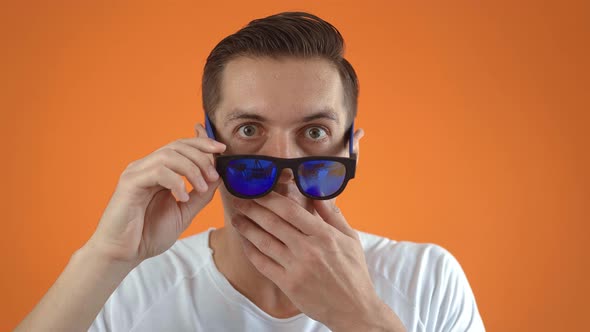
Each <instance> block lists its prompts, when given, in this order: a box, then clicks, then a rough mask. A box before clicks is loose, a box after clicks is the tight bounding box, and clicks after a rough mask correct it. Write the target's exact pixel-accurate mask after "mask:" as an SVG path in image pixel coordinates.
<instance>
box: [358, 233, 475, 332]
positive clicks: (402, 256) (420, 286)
mask: <svg viewBox="0 0 590 332" xmlns="http://www.w3.org/2000/svg"><path fill="white" fill-rule="evenodd" d="M357 232H358V234H359V238H360V240H361V243H362V246H363V249H364V252H365V258H366V262H367V268H368V269H369V273H370V275H371V277H372V279H373V282H374V284H375V288H376V290H377V292H378V294H379V295H380V296H381V297H382V299H383V300H384V301H385V302H387V301H391V302H392V304H391V306H392V308H393V306H394V305H395V304H394V303H393V302H395V301H397V302H399V301H403V302H405V303H406V307H405V308H403V309H402V308H400V309H399V310H401V311H404V310H406V311H408V309H407V308H411V310H412V311H414V312H406V313H405V314H407V315H411V316H415V318H416V321H417V324H418V325H421V326H422V328H425V329H426V330H436V331H444V330H446V329H445V328H444V327H445V326H446V325H454V326H464V327H467V328H466V329H465V330H471V329H470V328H473V327H475V328H474V329H473V330H476V331H480V330H483V324H482V323H481V318H480V316H479V313H478V310H477V305H476V302H475V298H474V295H473V292H472V290H471V287H470V285H469V282H468V280H467V277H466V275H465V272H464V271H463V269H462V267H461V265H460V263H459V262H458V260H457V259H456V258H455V256H453V254H451V252H449V251H448V250H447V249H446V248H444V247H442V246H440V245H437V244H434V243H417V242H410V241H395V240H392V239H388V238H386V237H382V236H379V235H375V234H370V233H366V232H362V231H358V230H357ZM393 294H395V296H394V295H393ZM394 311H395V310H394ZM396 313H397V311H396ZM480 327H481V329H479V328H480Z"/></svg>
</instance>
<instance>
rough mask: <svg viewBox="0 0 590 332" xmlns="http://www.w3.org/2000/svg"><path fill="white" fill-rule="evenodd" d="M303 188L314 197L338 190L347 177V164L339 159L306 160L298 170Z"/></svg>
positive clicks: (324, 195) (327, 194)
mask: <svg viewBox="0 0 590 332" xmlns="http://www.w3.org/2000/svg"><path fill="white" fill-rule="evenodd" d="M297 173H298V175H299V184H300V185H301V189H302V190H303V191H304V192H305V193H306V194H308V195H311V196H314V197H326V196H330V195H332V194H333V193H335V192H337V191H338V190H339V189H340V187H342V183H343V182H344V178H345V177H346V166H344V164H342V163H340V162H338V161H331V160H312V161H306V162H304V163H302V164H301V165H300V166H299V169H298V170H297Z"/></svg>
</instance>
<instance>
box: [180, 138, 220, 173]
mask: <svg viewBox="0 0 590 332" xmlns="http://www.w3.org/2000/svg"><path fill="white" fill-rule="evenodd" d="M168 146H169V147H170V148H171V149H173V150H175V151H176V152H178V153H180V154H181V155H182V156H184V157H185V158H187V159H189V160H190V161H192V162H193V164H195V165H197V167H199V169H200V170H201V173H202V174H203V175H204V176H205V180H207V181H209V182H213V181H216V180H217V179H218V178H219V174H218V173H217V171H216V170H215V167H214V166H213V160H212V159H213V156H212V155H211V154H210V153H203V152H201V151H200V150H198V149H196V148H194V147H193V146H191V145H189V144H185V143H183V142H182V141H176V142H173V143H171V144H169V145H168Z"/></svg>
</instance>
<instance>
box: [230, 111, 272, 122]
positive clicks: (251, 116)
mask: <svg viewBox="0 0 590 332" xmlns="http://www.w3.org/2000/svg"><path fill="white" fill-rule="evenodd" d="M236 120H255V121H260V122H265V121H266V118H265V117H263V116H262V115H258V114H256V113H251V112H246V111H242V110H237V111H235V112H233V113H230V114H229V115H228V116H227V117H225V121H224V123H225V124H227V123H230V122H232V121H236Z"/></svg>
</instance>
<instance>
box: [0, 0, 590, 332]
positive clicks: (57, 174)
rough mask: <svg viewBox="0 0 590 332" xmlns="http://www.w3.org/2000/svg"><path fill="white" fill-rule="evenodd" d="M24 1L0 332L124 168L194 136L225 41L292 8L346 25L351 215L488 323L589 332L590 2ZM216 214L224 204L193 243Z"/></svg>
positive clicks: (11, 60) (13, 21)
mask: <svg viewBox="0 0 590 332" xmlns="http://www.w3.org/2000/svg"><path fill="white" fill-rule="evenodd" d="M14 2H15V3H16V1H14ZM18 3H19V4H18V5H14V4H8V3H6V4H3V5H2V9H0V12H1V13H0V24H1V25H2V26H1V29H0V33H1V34H2V35H1V36H2V38H1V43H2V44H1V54H0V56H1V57H2V58H1V61H0V66H1V67H0V69H1V70H0V77H1V80H0V84H1V86H0V94H1V99H0V100H1V104H0V110H1V118H0V120H1V121H0V129H1V135H2V139H1V141H0V147H1V152H0V153H1V158H2V162H1V165H0V167H1V169H0V170H1V173H0V175H1V176H2V183H3V184H4V185H3V188H2V191H1V194H0V195H1V196H0V204H2V206H1V211H2V219H3V220H2V226H3V227H2V231H1V232H0V234H1V241H0V246H1V247H0V249H1V250H0V252H1V254H2V272H1V273H0V275H1V278H2V282H1V285H0V287H1V288H0V294H2V298H3V300H2V301H1V303H2V304H0V306H1V308H0V315H2V316H1V319H0V330H7V329H11V328H13V327H14V326H16V324H17V323H18V322H19V321H20V320H22V319H23V318H24V316H25V315H26V314H27V313H28V312H29V311H30V310H31V309H32V308H33V306H34V305H35V304H36V303H37V301H39V299H40V298H41V297H42V296H43V295H44V294H45V292H46V291H47V289H48V288H49V287H50V286H51V284H52V283H53V281H54V280H55V279H56V278H57V276H58V275H59V274H60V272H61V271H62V269H63V268H64V267H65V265H66V264H67V262H68V260H69V258H70V255H71V254H72V253H73V252H74V251H75V250H76V249H77V248H79V247H80V246H82V245H83V244H84V243H85V241H86V240H87V239H88V238H89V237H90V235H91V234H92V233H93V231H94V229H95V227H96V224H97V222H98V220H99V218H100V216H101V213H102V211H103V209H104V208H105V206H106V204H107V202H108V200H109V198H110V195H111V193H112V191H113V189H114V188H115V185H116V183H117V180H118V177H119V174H120V173H121V171H122V170H123V169H124V168H125V166H126V165H127V164H128V163H129V162H130V161H132V160H136V159H139V158H142V157H144V156H145V155H147V154H149V153H150V152H152V151H153V150H155V149H157V148H158V147H160V146H162V145H165V144H167V143H169V142H171V141H173V140H175V139H179V138H182V137H189V136H192V135H193V125H194V124H195V123H196V122H197V121H199V122H202V120H203V115H202V109H201V100H200V79H201V74H202V68H203V65H204V62H205V59H206V57H207V55H208V53H209V52H210V50H211V49H212V48H213V47H214V46H215V44H216V43H217V42H218V41H220V40H221V39H222V38H223V37H225V36H226V35H228V34H230V33H232V32H234V31H236V30H237V29H239V28H240V27H242V26H243V25H245V24H246V23H248V22H249V21H250V20H251V19H254V18H258V17H262V16H266V15H270V14H273V13H275V12H278V11H284V10H306V11H310V12H312V13H315V14H317V15H319V16H320V17H323V18H325V19H326V20H328V21H330V22H331V23H333V24H334V25H336V26H337V27H338V28H339V29H340V31H341V32H342V33H343V35H344V37H345V40H346V42H347V45H348V51H347V58H348V59H349V60H350V61H351V63H352V64H353V65H354V66H355V68H356V70H357V72H358V74H359V77H360V82H361V94H360V99H359V116H358V119H357V126H360V127H362V128H364V129H365V131H366V133H367V135H366V137H365V138H364V139H363V142H362V148H361V159H360V164H359V167H360V168H359V171H358V177H357V178H356V179H355V180H353V181H352V182H351V183H350V185H349V187H348V190H347V191H346V192H345V193H344V194H343V196H341V198H339V205H340V206H341V208H342V210H343V211H344V213H345V214H346V216H347V218H348V220H349V222H350V224H351V225H352V226H353V227H355V228H357V229H360V230H363V231H367V232H371V233H374V234H379V235H383V236H387V237H390V238H392V239H396V240H410V241H417V242H434V243H437V244H440V245H442V246H443V247H445V248H447V249H448V250H449V251H450V252H451V253H453V254H454V255H455V257H457V259H458V260H459V262H460V263H461V264H462V266H463V268H464V270H465V272H466V274H467V277H468V279H469V281H470V283H471V286H472V289H473V291H474V293H475V296H476V299H477V303H478V306H479V309H480V312H481V315H482V317H483V320H484V323H485V325H486V327H487V329H488V330H489V331H524V330H528V331H557V330H559V331H574V330H582V329H583V328H584V327H586V326H587V323H586V322H585V320H586V319H585V317H586V316H587V314H588V311H589V310H590V306H589V304H588V303H589V300H588V297H589V296H590V292H589V287H590V286H589V284H590V283H589V282H588V272H589V259H588V257H587V256H588V252H589V250H588V249H587V245H588V243H589V240H590V239H589V234H590V232H589V227H588V221H589V220H588V215H589V212H590V209H589V206H590V204H589V198H590V190H589V185H590V183H589V182H590V181H589V180H590V177H589V174H588V170H589V169H590V158H589V154H588V150H590V147H589V144H588V143H590V139H589V138H590V137H589V135H588V131H589V130H590V126H589V125H590V116H589V111H590V107H589V106H590V105H589V101H588V98H589V93H588V90H589V87H590V84H589V83H590V80H589V61H588V59H589V58H590V52H589V51H588V41H589V40H590V37H589V34H588V32H589V29H588V28H589V26H588V22H589V17H588V16H589V15H588V13H590V10H589V8H588V5H585V4H583V2H582V1H580V2H579V3H578V4H576V3H566V2H563V1H561V2H560V1H554V3H548V2H545V3H543V4H541V3H540V2H530V3H529V4H525V3H523V2H519V3H518V4H516V3H515V2H506V3H499V2H496V1H489V2H488V3H481V2H480V1H464V2H445V3H444V4H441V3H442V2H439V1H433V2H432V3H425V2H424V1H412V2H411V4H408V3H406V2H403V3H402V2H391V1H383V2H376V1H367V0H363V1H354V2H342V1H321V3H320V1H292V2H289V1H270V0H269V1H239V2H235V3H227V2H224V1H210V2H206V3H201V2H198V1H191V2H188V1H186V2H185V1H161V2H159V4H158V5H156V4H154V3H148V2H145V1H138V2H125V1H92V2H91V1H69V2H66V1H36V2H32V1H21V2H18ZM164 3H165V4H166V5H164ZM221 218H222V214H221V206H220V201H219V199H218V197H216V198H215V200H214V202H213V203H212V204H211V205H210V206H208V207H207V208H206V209H205V210H204V211H203V212H202V214H201V215H199V216H198V217H197V218H196V220H195V221H194V223H193V224H192V226H191V227H190V228H189V229H188V230H187V231H186V233H184V234H183V236H188V235H191V234H195V233H197V232H201V231H203V230H205V229H207V228H208V227H210V226H215V227H221V226H222V219H221Z"/></svg>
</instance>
